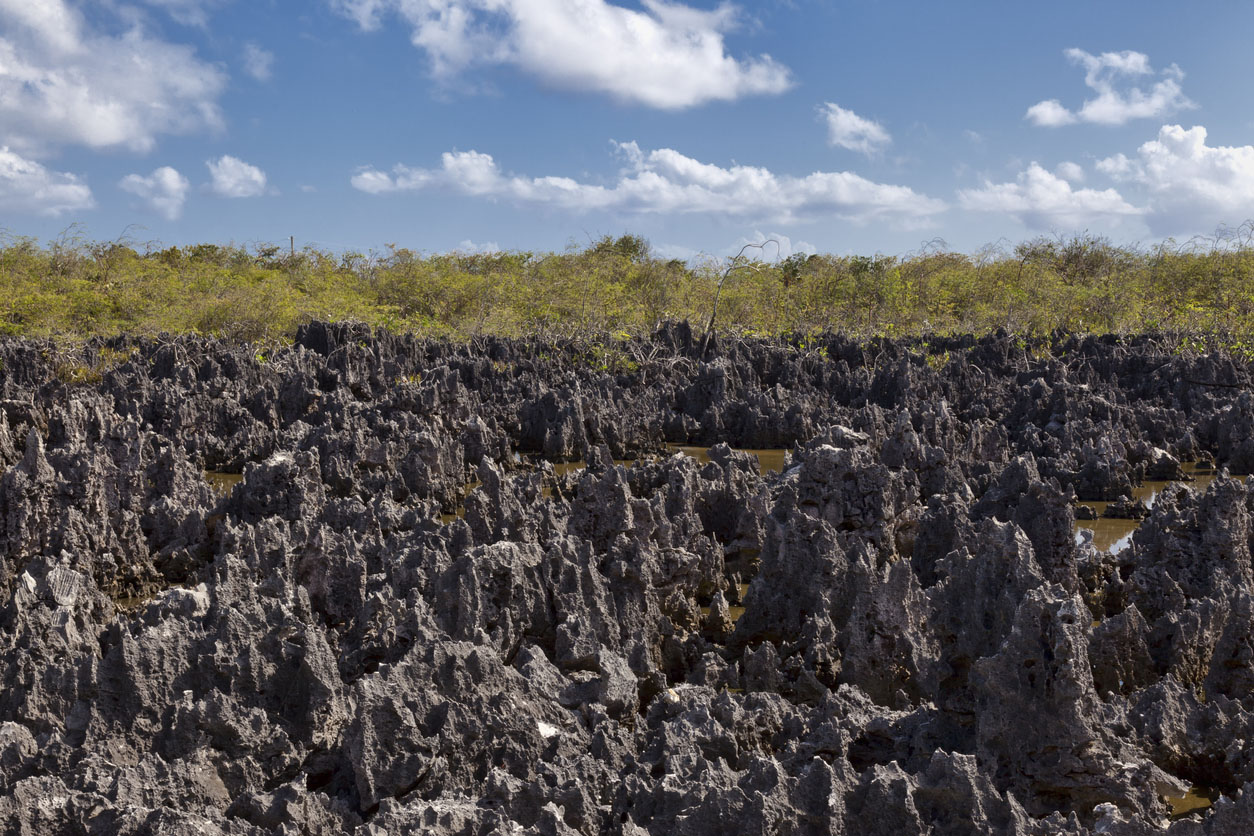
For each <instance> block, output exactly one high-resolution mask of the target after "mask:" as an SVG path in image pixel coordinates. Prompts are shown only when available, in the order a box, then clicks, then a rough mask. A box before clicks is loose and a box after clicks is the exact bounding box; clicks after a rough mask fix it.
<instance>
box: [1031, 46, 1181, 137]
mask: <svg viewBox="0 0 1254 836" xmlns="http://www.w3.org/2000/svg"><path fill="white" fill-rule="evenodd" d="M1064 54H1065V55H1066V56H1067V58H1068V60H1070V61H1071V63H1073V64H1077V65H1079V66H1081V67H1083V68H1084V84H1085V85H1086V86H1087V87H1088V88H1089V89H1091V90H1093V91H1095V92H1096V93H1097V96H1096V97H1095V98H1092V99H1089V100H1087V101H1086V102H1085V103H1084V104H1083V105H1082V106H1081V107H1080V109H1079V110H1078V111H1075V112H1072V111H1070V110H1068V109H1067V108H1066V107H1064V106H1063V105H1062V103H1061V102H1059V101H1058V100H1057V99H1048V100H1046V101H1043V102H1037V103H1036V104H1034V105H1032V106H1031V107H1030V108H1028V112H1027V113H1026V114H1025V116H1024V118H1026V119H1028V120H1029V121H1031V122H1033V123H1034V124H1036V125H1041V126H1043V127H1048V128H1056V127H1059V126H1062V125H1071V124H1074V123H1076V122H1092V123H1095V124H1099V125H1122V124H1124V123H1126V122H1129V121H1131V120H1133V119H1156V118H1159V117H1162V116H1166V115H1168V114H1171V113H1175V112H1176V111H1179V110H1187V109H1189V108H1194V107H1197V105H1196V104H1194V103H1193V102H1192V101H1191V100H1190V99H1189V98H1188V97H1187V96H1185V95H1184V91H1183V90H1182V89H1181V87H1180V82H1181V81H1182V80H1183V79H1184V72H1183V71H1181V69H1180V68H1179V67H1177V66H1176V65H1175V64H1172V65H1171V66H1169V67H1168V68H1167V69H1165V70H1163V71H1162V72H1161V73H1158V74H1157V75H1159V76H1161V78H1160V79H1159V80H1158V81H1156V82H1154V84H1153V86H1151V87H1150V88H1149V89H1148V90H1146V89H1143V88H1142V87H1137V86H1133V87H1126V88H1125V89H1118V87H1120V86H1122V84H1121V83H1122V82H1125V81H1128V80H1136V79H1140V78H1144V77H1146V76H1154V75H1156V73H1155V72H1154V68H1153V67H1151V66H1150V62H1149V56H1147V55H1145V54H1144V53H1141V52H1133V51H1131V50H1128V51H1125V52H1103V53H1102V54H1101V55H1091V54H1089V53H1087V52H1085V51H1084V50H1082V49H1068V50H1066V51H1065V52H1064Z"/></svg>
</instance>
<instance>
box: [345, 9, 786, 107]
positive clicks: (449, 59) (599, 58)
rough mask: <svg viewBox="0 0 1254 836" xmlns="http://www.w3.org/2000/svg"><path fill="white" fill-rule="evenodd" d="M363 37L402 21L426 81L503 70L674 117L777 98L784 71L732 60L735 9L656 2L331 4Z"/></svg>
mask: <svg viewBox="0 0 1254 836" xmlns="http://www.w3.org/2000/svg"><path fill="white" fill-rule="evenodd" d="M329 2H330V3H331V5H332V7H333V8H335V9H336V10H338V11H339V12H340V13H341V14H344V15H346V16H348V17H350V18H352V19H353V20H355V21H356V22H357V24H358V26H359V27H361V28H362V29H363V30H372V29H376V28H378V27H379V26H380V25H381V23H382V21H383V20H384V19H385V18H386V17H388V16H389V15H395V16H398V17H399V18H401V19H402V20H404V21H405V22H406V23H407V24H408V25H409V26H410V27H411V30H412V33H411V36H410V39H411V41H412V42H413V44H414V46H416V47H418V48H419V49H421V50H422V51H423V52H425V53H426V55H427V58H428V59H429V61H430V64H431V71H432V74H433V75H434V76H435V77H436V78H438V79H442V80H449V79H452V78H453V77H455V76H457V75H459V74H461V73H463V72H464V71H466V70H468V69H470V68H472V67H474V66H476V65H485V66H490V65H510V66H514V67H517V68H519V69H521V70H523V71H524V72H526V73H528V74H530V75H532V76H534V77H536V78H538V79H540V80H541V81H543V82H545V83H546V84H549V85H551V86H553V87H557V88H561V89H569V90H579V91H586V92H591V93H601V94H605V95H608V96H610V97H612V98H614V99H616V100H618V101H622V102H628V103H632V104H640V105H645V106H648V107H655V108H661V109H664V110H679V109H683V108H688V107H693V106H695V105H699V104H703V103H706V102H711V101H731V100H735V99H739V98H741V97H744V96H749V95H757V94H773V93H780V92H783V91H784V90H786V89H788V88H789V87H790V86H791V85H792V80H791V77H790V74H789V72H788V69H787V68H786V67H784V66H783V65H782V64H780V63H778V62H777V61H775V60H774V59H773V58H771V57H770V56H769V55H760V56H757V57H753V58H745V59H737V58H733V57H732V56H730V55H729V54H728V53H727V49H726V46H725V44H724V36H725V35H726V34H727V33H728V32H729V31H731V30H732V29H734V28H735V26H736V23H737V18H738V12H737V10H736V8H735V7H734V6H732V5H729V4H727V3H724V4H721V5H719V6H718V7H716V8H715V9H713V10H711V11H705V10H701V9H696V8H693V7H691V6H686V5H683V4H680V3H671V2H664V0H642V3H641V5H642V6H643V7H644V8H643V10H636V9H628V8H624V7H622V6H618V5H614V4H613V3H608V2H605V0H329Z"/></svg>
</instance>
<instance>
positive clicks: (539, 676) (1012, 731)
mask: <svg viewBox="0 0 1254 836" xmlns="http://www.w3.org/2000/svg"><path fill="white" fill-rule="evenodd" d="M104 351H107V352H108V356H110V357H118V356H127V352H131V353H130V354H129V358H128V359H127V360H126V361H125V362H124V363H122V364H121V365H119V366H117V367H116V368H114V369H112V370H110V371H107V372H106V373H105V374H104V375H103V377H102V379H101V380H100V381H99V382H94V383H90V384H79V385H68V384H66V383H64V382H62V380H61V378H64V377H66V375H65V374H60V375H58V373H57V363H58V362H61V363H63V362H64V356H63V355H62V354H59V353H58V351H57V350H56V349H55V347H54V346H52V345H50V344H45V343H38V342H30V341H7V342H4V341H0V363H2V366H0V474H2V476H0V549H2V554H3V562H0V604H2V606H3V609H0V682H2V683H3V685H0V821H2V822H3V829H4V831H5V832H10V833H22V834H53V833H56V834H60V833H92V834H96V833H100V834H104V833H122V834H147V833H171V834H182V833H187V834H192V833H196V834H219V833H220V834H254V833H256V834H260V833H272V832H279V833H290V834H297V833H311V834H338V833H343V832H360V833H363V834H392V833H438V834H488V833H520V834H521V833H536V834H545V836H554V835H555V834H563V835H566V834H576V833H582V834H603V833H604V834H624V835H625V836H640V834H646V833H647V834H694V835H695V834H728V833H743V834H757V833H779V834H816V835H817V834H830V835H831V836H834V835H835V834H905V835H906V836H909V835H910V834H934V836H948V834H973V833H1005V834H1011V833H1013V834H1040V836H1044V834H1058V833H1064V834H1089V833H1106V834H1115V836H1134V835H1135V834H1146V833H1162V832H1166V833H1170V834H1173V836H1221V835H1222V836H1227V835H1228V834H1248V833H1251V832H1254V786H1249V784H1250V782H1254V745H1250V744H1247V741H1254V692H1252V686H1254V575H1252V574H1251V548H1252V546H1254V525H1252V523H1251V517H1252V515H1254V490H1252V489H1251V488H1250V487H1248V486H1247V484H1246V482H1245V480H1244V479H1241V478H1237V477H1236V476H1235V475H1236V474H1245V473H1248V472H1250V470H1251V469H1254V388H1252V387H1254V381H1252V380H1251V367H1250V366H1248V365H1246V364H1243V363H1239V362H1235V361H1233V360H1232V359H1230V358H1228V357H1225V356H1219V355H1215V356H1190V355H1183V356H1181V355H1178V354H1175V353H1172V352H1171V351H1168V350H1166V349H1164V348H1163V347H1161V346H1160V345H1159V344H1158V343H1156V342H1155V341H1154V340H1152V339H1137V340H1129V341H1122V342H1120V341H1117V340H1115V339H1113V338H1110V339H1097V338H1066V337H1063V338H1059V339H1057V340H1055V341H1054V342H1053V343H1052V344H1051V345H1047V346H1034V347H1029V346H1025V345H1024V344H1023V343H1022V342H1021V341H1016V340H1014V339H1012V338H1009V337H990V338H987V339H982V340H978V341H977V340H974V339H965V340H960V339H955V340H950V341H947V342H941V341H934V342H933V343H932V345H931V346H930V347H927V348H926V350H925V347H924V346H921V345H918V344H909V343H891V342H881V343H873V344H869V345H868V344H854V343H852V342H849V341H846V340H844V339H841V338H838V337H832V338H828V339H820V340H818V341H817V342H815V341H813V340H811V341H809V342H808V343H807V345H806V347H805V348H804V349H802V348H799V347H798V346H796V345H789V344H787V343H781V342H743V341H737V342H726V341H724V342H723V343H722V344H715V345H712V346H709V347H708V348H707V351H706V352H705V354H704V355H702V354H701V351H700V346H699V341H698V340H694V338H693V335H692V334H691V332H690V331H689V329H688V328H687V327H686V326H684V325H678V326H669V327H667V328H665V329H664V330H662V331H660V332H659V333H658V334H656V335H655V337H654V338H653V339H652V340H651V341H648V342H643V343H632V344H627V345H625V346H624V347H623V350H622V353H617V352H615V353H614V354H613V356H610V357H608V358H607V356H606V354H605V353H604V352H602V351H596V350H590V349H589V348H588V347H587V346H583V345H580V344H574V343H572V344H565V345H541V344H537V343H532V342H518V341H508V340H491V339H487V340H479V341H476V342H475V343H473V344H471V345H460V344H452V343H446V342H435V341H419V340H414V339H409V338H401V337H395V336H392V335H387V334H371V333H370V332H369V331H368V330H366V329H364V328H362V327H357V326H351V325H334V326H331V325H324V324H320V323H314V324H313V325H311V326H308V327H307V328H305V329H303V330H302V332H301V333H300V334H299V336H298V338H297V340H296V343H295V345H294V346H293V347H292V348H290V349H287V350H282V351H277V352H271V353H269V354H268V355H261V354H256V353H254V351H255V350H254V349H246V348H240V347H232V346H228V345H225V344H222V343H217V342H214V341H209V340H201V339H176V340H157V341H139V342H133V341H131V342H127V341H114V342H111V343H108V344H104V343H101V344H93V345H90V346H88V347H87V348H86V349H85V350H84V351H83V353H82V354H81V355H80V356H79V360H80V361H81V362H82V363H83V364H84V365H85V366H86V367H89V368H90V367H92V365H93V363H95V362H96V361H97V359H98V355H100V353H101V352H104ZM58 357H60V359H59V360H58V359H57V358H58ZM667 442H670V443H675V444H690V445H703V446H710V445H717V446H713V449H712V450H711V451H710V454H709V461H708V462H704V463H703V462H700V461H698V460H697V459H694V458H692V457H690V456H687V455H684V454H681V453H671V452H669V451H668V450H667V448H666V443H667ZM734 448H788V449H789V450H790V454H789V457H788V460H787V464H786V465H785V467H784V468H783V472H782V473H767V474H763V473H762V472H761V471H760V469H759V466H758V461H757V460H756V459H755V458H754V457H753V456H752V455H750V454H748V453H744V452H740V451H738V450H737V449H734ZM572 459H582V460H583V461H584V462H586V465H587V466H586V468H584V469H582V470H575V471H574V472H569V471H570V468H565V467H564V468H555V467H554V466H553V464H552V463H553V462H557V461H563V460H572ZM616 460H638V461H637V462H636V463H635V464H634V465H632V466H624V465H619V464H615V461H616ZM1197 460H1204V461H1213V462H1214V463H1215V466H1216V468H1217V470H1218V471H1219V474H1220V475H1219V478H1217V479H1216V480H1215V481H1214V482H1213V483H1211V484H1210V485H1209V486H1208V487H1207V488H1206V490H1205V491H1204V492H1203V491H1195V490H1192V489H1191V488H1190V487H1189V486H1188V483H1187V482H1180V483H1178V484H1177V485H1175V486H1173V487H1170V488H1169V489H1167V490H1165V491H1164V492H1163V493H1162V494H1160V495H1159V496H1158V497H1157V500H1156V501H1155V502H1154V503H1153V506H1152V508H1145V507H1143V506H1141V507H1135V506H1136V503H1133V502H1126V503H1120V502H1114V503H1112V505H1110V506H1108V512H1110V513H1121V512H1122V513H1127V514H1130V515H1137V514H1143V513H1148V517H1147V518H1146V519H1144V521H1143V522H1142V523H1141V524H1140V526H1139V527H1138V528H1137V529H1136V533H1135V535H1134V536H1133V539H1132V543H1131V545H1130V546H1129V547H1128V548H1126V549H1124V550H1122V551H1119V552H1117V553H1116V554H1113V555H1112V554H1109V553H1105V552H1100V551H1098V550H1097V549H1096V548H1095V547H1094V546H1093V544H1092V542H1091V539H1090V538H1089V537H1088V536H1087V535H1085V534H1081V536H1080V537H1079V538H1077V537H1076V535H1075V529H1074V526H1075V515H1076V508H1077V507H1080V506H1082V505H1083V503H1085V502H1089V501H1102V500H1118V499H1119V498H1120V497H1122V496H1127V497H1129V498H1131V495H1132V489H1133V488H1134V487H1135V486H1136V485H1138V484H1140V483H1141V482H1142V481H1143V480H1145V479H1149V478H1157V479H1182V478H1184V477H1186V475H1187V474H1185V473H1184V471H1183V470H1182V468H1181V462H1191V461H1197ZM206 470H208V471H219V472H225V473H236V474H242V478H237V479H231V478H226V479H222V478H214V479H213V482H212V484H211V482H210V481H209V479H207V477H206V474H205V471H206ZM1229 474H1234V475H1232V476H1230V475H1229ZM224 484H225V485H226V486H227V487H228V488H229V491H228V492H222V491H220V490H219V488H221V486H222V485H224ZM468 485H473V486H474V487H473V489H471V490H469V491H468V490H467V486H468ZM1111 509H1113V510H1111ZM741 608H743V614H742V609H741ZM1191 788H1192V797H1193V798H1194V800H1195V803H1196V804H1199V805H1202V806H1201V807H1200V809H1198V810H1196V811H1195V812H1193V813H1190V814H1177V815H1175V816H1173V810H1176V811H1180V810H1182V809H1183V808H1182V805H1183V804H1184V801H1183V800H1182V798H1183V797H1184V796H1187V795H1189V794H1190V791H1191ZM1201 795H1206V796H1209V797H1213V799H1214V803H1213V804H1210V805H1209V806H1205V805H1206V801H1207V799H1201V800H1198V797H1199V796H1201ZM1173 819H1174V821H1173Z"/></svg>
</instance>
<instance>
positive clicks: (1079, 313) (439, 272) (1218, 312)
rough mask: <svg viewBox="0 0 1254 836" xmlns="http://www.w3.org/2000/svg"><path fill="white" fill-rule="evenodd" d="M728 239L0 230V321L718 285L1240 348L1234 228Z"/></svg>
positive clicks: (897, 316)
mask: <svg viewBox="0 0 1254 836" xmlns="http://www.w3.org/2000/svg"><path fill="white" fill-rule="evenodd" d="M761 252H763V250H755V251H754V254H755V255H756V254H757V253H761ZM765 252H769V249H768V250H766V251H765ZM743 253H744V251H742V255H740V256H738V257H737V258H736V259H733V260H730V261H729V260H726V259H724V260H718V259H707V260H706V261H704V262H702V263H698V264H695V265H690V264H686V263H684V262H681V261H673V260H666V259H661V258H657V257H655V256H654V255H652V254H651V252H650V249H649V246H648V243H647V242H646V241H644V240H643V239H642V238H639V237H637V236H632V235H624V236H622V237H619V238H612V237H605V238H602V239H600V240H599V241H596V242H594V243H593V244H591V245H590V246H588V247H586V248H583V249H579V248H571V249H568V250H567V251H566V252H562V253H531V252H502V253H490V254H485V253H450V254H442V255H426V254H421V253H417V252H414V251H413V250H409V249H406V248H402V247H397V246H395V245H389V246H388V247H387V249H386V251H385V252H383V253H370V254H362V253H355V252H349V253H343V254H334V253H331V252H326V251H322V250H317V249H311V248H307V249H305V250H303V251H299V252H294V253H293V252H289V251H288V250H287V249H286V248H281V247H278V246H273V245H261V246H254V247H251V248H248V247H243V246H234V245H232V246H220V245H215V244H198V245H195V246H186V247H168V248H161V247H156V246H147V247H144V246H139V245H136V244H134V243H133V242H129V241H116V242H109V243H99V242H89V241H83V240H80V239H78V238H75V237H73V236H72V235H64V236H62V238H61V239H59V240H57V241H54V242H52V243H50V244H40V243H39V242H37V241H35V240H34V239H30V238H20V237H9V238H6V239H4V240H2V241H0V335H14V336H52V337H61V338H66V337H70V338H83V337H90V336H111V335H115V334H119V333H129V334H149V335H155V334H158V333H197V334H206V335H215V336H220V337H224V338H226V339H230V340H237V341H265V340H275V339H283V338H285V337H290V336H291V335H292V333H293V332H294V331H295V329H296V327H297V326H298V325H299V324H300V323H302V322H304V321H307V320H309V319H313V318H321V319H330V320H342V319H354V320H361V321H365V322H369V323H371V324H375V325H383V326H387V327H388V328H391V329H394V330H409V331H414V332H417V333H420V334H424V335H432V336H446V337H451V338H455V339H460V338H467V337H470V336H473V335H476V334H483V333H494V334H502V335H521V334H532V335H541V336H546V337H569V336H577V335H584V336H587V335H615V334H616V335H619V336H629V335H632V334H637V333H641V332H646V331H649V330H651V329H652V328H653V327H654V326H655V325H656V324H657V323H658V322H660V321H662V320H666V319H686V320H688V321H690V322H692V323H693V324H694V328H697V329H701V328H702V327H703V326H704V324H705V323H707V322H709V321H713V318H714V313H715V312H714V304H715V299H716V298H717V299H718V303H717V304H718V308H717V317H718V322H717V327H718V328H719V330H720V331H722V332H733V333H741V334H780V333H792V334H801V335H804V334H809V333H814V332H815V331H818V330H823V329H832V330H836V331H841V332H845V333H847V334H850V335H852V336H855V337H859V338H869V337H873V336H889V337H899V336H907V335H922V334H952V333H975V334H981V333H986V332H990V331H994V330H998V329H1005V330H1007V331H1009V332H1012V333H1016V334H1021V335H1025V336H1033V335H1041V334H1045V333H1049V332H1052V331H1055V330H1059V329H1061V330H1066V331H1074V332H1100V333H1133V332H1155V333H1160V334H1164V335H1167V336H1169V337H1174V338H1177V339H1179V340H1181V341H1182V343H1183V342H1188V341H1193V342H1195V343H1196V342H1197V341H1201V344H1206V345H1214V344H1216V342H1219V343H1221V344H1223V345H1225V346H1227V347H1229V348H1236V349H1238V350H1240V351H1243V352H1246V353H1250V352H1251V351H1252V350H1254V224H1249V223H1247V224H1246V225H1244V226H1242V227H1240V228H1238V229H1236V230H1231V231H1227V232H1225V233H1223V234H1220V235H1217V236H1215V237H1213V238H1208V239H1195V240H1193V241H1190V242H1188V243H1187V244H1185V245H1179V244H1177V243H1176V242H1172V241H1168V242H1166V243H1164V244H1161V245H1158V246H1154V247H1149V248H1128V247H1119V246H1115V245H1114V244H1112V243H1111V242H1110V241H1108V240H1107V239H1104V238H1101V237H1096V236H1092V235H1081V236H1076V237H1072V238H1061V237H1052V238H1051V237H1043V238H1036V239H1033V240H1030V241H1027V242H1024V243H1022V244H1019V245H1018V246H1014V247H1012V248H1010V247H1002V246H995V247H989V248H986V249H984V250H981V251H980V252H977V253H975V254H963V253H956V252H951V251H949V250H948V249H946V248H945V247H944V246H943V245H935V244H934V245H929V246H926V247H924V248H922V249H921V250H919V251H918V252H914V253H910V254H908V255H904V256H885V255H874V256H834V255H793V256H791V257H789V258H787V259H784V260H782V261H776V262H766V261H754V260H752V259H751V258H750V257H749V256H746V255H744V254H743ZM740 268H751V269H740ZM1199 347H1200V344H1199ZM112 359H114V358H102V360H104V361H111V360H112Z"/></svg>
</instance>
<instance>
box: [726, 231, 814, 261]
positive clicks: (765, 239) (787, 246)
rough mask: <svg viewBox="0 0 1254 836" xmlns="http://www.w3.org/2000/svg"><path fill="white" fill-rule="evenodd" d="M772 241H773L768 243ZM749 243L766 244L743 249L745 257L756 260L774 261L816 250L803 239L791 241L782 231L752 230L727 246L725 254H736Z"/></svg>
mask: <svg viewBox="0 0 1254 836" xmlns="http://www.w3.org/2000/svg"><path fill="white" fill-rule="evenodd" d="M771 241H774V242H775V243H773V244H772V243H770V242H771ZM749 244H766V246H764V247H762V248H760V249H759V248H758V247H756V246H754V247H750V248H749V249H747V250H745V251H744V254H745V257H746V258H750V259H755V260H757V261H767V262H776V261H783V260H784V259H785V258H788V257H790V256H793V255H797V254H801V255H814V254H815V253H817V252H818V248H817V247H815V246H814V245H813V244H809V243H806V242H805V241H795V242H794V241H793V240H792V238H790V237H789V236H787V235H785V234H784V233H782V232H768V233H765V234H764V233H762V232H761V231H759V230H754V231H753V234H752V235H750V236H748V237H747V238H740V239H738V240H737V241H736V243H734V244H732V245H731V246H730V247H728V248H727V250H726V252H727V255H733V256H734V255H736V254H737V253H739V252H740V251H741V248H743V247H745V246H746V245H749Z"/></svg>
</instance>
